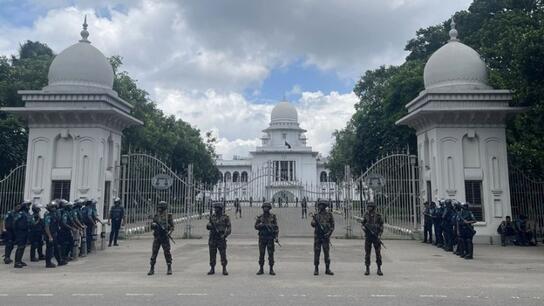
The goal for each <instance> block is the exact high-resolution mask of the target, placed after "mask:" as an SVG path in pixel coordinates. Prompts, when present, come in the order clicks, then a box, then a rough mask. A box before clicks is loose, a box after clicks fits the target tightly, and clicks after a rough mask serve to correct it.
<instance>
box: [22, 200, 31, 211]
mask: <svg viewBox="0 0 544 306" xmlns="http://www.w3.org/2000/svg"><path fill="white" fill-rule="evenodd" d="M30 206H32V202H30V201H28V200H24V201H23V202H22V203H21V205H20V208H19V209H20V210H28V209H29V208H30Z"/></svg>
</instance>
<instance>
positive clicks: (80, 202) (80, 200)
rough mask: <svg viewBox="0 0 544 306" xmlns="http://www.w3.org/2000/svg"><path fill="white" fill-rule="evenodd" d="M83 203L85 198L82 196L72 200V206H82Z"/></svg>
mask: <svg viewBox="0 0 544 306" xmlns="http://www.w3.org/2000/svg"><path fill="white" fill-rule="evenodd" d="M84 204H85V200H84V199H82V198H79V199H77V200H75V201H74V207H75V208H79V207H81V206H83V205H84Z"/></svg>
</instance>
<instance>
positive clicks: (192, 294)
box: [178, 293, 208, 296]
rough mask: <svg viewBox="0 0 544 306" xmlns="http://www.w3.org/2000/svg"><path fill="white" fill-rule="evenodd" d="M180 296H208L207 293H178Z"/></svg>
mask: <svg viewBox="0 0 544 306" xmlns="http://www.w3.org/2000/svg"><path fill="white" fill-rule="evenodd" d="M178 295H179V296H206V295H208V294H207V293H178Z"/></svg>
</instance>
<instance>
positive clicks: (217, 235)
mask: <svg viewBox="0 0 544 306" xmlns="http://www.w3.org/2000/svg"><path fill="white" fill-rule="evenodd" d="M213 208H214V211H215V212H214V214H213V215H212V214H210V221H209V222H208V224H207V225H206V229H208V230H209V231H210V238H209V240H208V246H209V248H210V271H209V272H208V275H212V274H215V262H216V258H217V250H219V254H220V256H221V265H222V266H223V275H229V273H228V272H227V237H228V236H229V235H230V233H231V225H230V218H229V216H227V215H226V214H224V213H223V205H222V204H221V203H220V202H216V203H214V204H213Z"/></svg>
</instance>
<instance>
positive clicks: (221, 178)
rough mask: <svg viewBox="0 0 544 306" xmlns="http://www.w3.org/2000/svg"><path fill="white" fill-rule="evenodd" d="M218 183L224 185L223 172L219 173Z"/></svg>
mask: <svg viewBox="0 0 544 306" xmlns="http://www.w3.org/2000/svg"><path fill="white" fill-rule="evenodd" d="M217 182H218V183H223V172H219V179H217Z"/></svg>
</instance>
